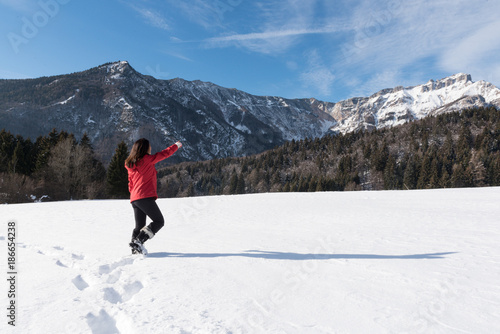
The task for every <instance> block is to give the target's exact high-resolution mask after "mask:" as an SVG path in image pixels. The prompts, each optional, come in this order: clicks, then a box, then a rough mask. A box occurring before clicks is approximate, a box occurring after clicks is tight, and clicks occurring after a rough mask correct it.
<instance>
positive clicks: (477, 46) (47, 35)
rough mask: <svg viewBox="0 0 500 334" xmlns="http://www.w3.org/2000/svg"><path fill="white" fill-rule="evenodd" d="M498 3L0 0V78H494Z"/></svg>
mask: <svg viewBox="0 0 500 334" xmlns="http://www.w3.org/2000/svg"><path fill="white" fill-rule="evenodd" d="M499 14H500V1H497V0H467V1H463V0H429V1H427V0H412V1H409V0H380V1H368V0H350V1H347V0H345V1H342V0H270V1H249V0H205V1H202V0H185V1H183V0H135V1H132V0H100V1H96V0H87V1H79V0H0V50H1V51H0V78H4V79H12V78H33V77H40V76H49V75H57V74H65V73H72V72H77V71H82V70H85V69H88V68H91V67H95V66H97V65H101V64H103V63H106V62H110V61H117V60H127V61H129V62H130V64H131V65H132V66H133V67H134V68H135V69H136V70H137V71H139V72H141V73H144V74H149V75H153V76H154V77H156V78H159V79H171V78H175V77H181V78H184V79H187V80H197V79H199V80H203V81H210V82H213V83H215V84H218V85H220V86H224V87H230V88H237V89H240V90H243V91H246V92H248V93H251V94H255V95H276V96H282V97H286V98H303V97H315V98H318V99H320V100H325V101H331V102H336V101H340V100H343V99H347V98H350V97H354V96H368V95H371V94H373V93H375V92H377V91H379V90H381V89H383V88H388V87H394V86H398V85H402V86H410V85H417V84H421V83H425V82H427V81H428V80H429V79H440V78H443V77H446V76H448V75H451V74H454V73H459V72H465V73H470V74H472V79H473V80H474V81H479V80H486V81H489V82H492V83H493V84H495V85H497V86H500V52H499V51H500V15H499Z"/></svg>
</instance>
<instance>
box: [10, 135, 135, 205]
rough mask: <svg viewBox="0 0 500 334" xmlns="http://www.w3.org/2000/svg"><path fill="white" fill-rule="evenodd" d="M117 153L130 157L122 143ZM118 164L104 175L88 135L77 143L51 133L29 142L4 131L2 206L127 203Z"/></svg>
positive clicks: (70, 136)
mask: <svg viewBox="0 0 500 334" xmlns="http://www.w3.org/2000/svg"><path fill="white" fill-rule="evenodd" d="M119 149H120V150H121V151H122V152H123V150H125V152H124V154H128V151H127V147H126V145H125V143H123V142H122V143H120V145H119V146H118V148H117V152H118V150H119ZM118 163H119V162H117V161H115V162H113V161H112V162H111V163H110V165H109V167H108V171H109V170H110V168H111V170H110V171H111V173H108V172H107V170H106V168H105V167H104V166H103V164H102V163H101V162H100V161H98V160H97V159H96V157H95V154H94V151H93V148H92V145H91V143H90V139H89V137H88V136H87V135H86V134H84V135H83V137H82V138H81V139H80V140H79V141H78V140H76V138H75V136H74V135H73V134H71V133H68V132H65V131H61V132H58V131H56V130H55V129H54V130H52V131H51V132H50V133H49V134H48V135H47V136H40V137H38V138H37V139H36V140H35V141H32V140H31V139H30V138H28V139H24V138H23V137H22V136H19V135H17V136H14V135H13V134H11V133H10V132H7V131H5V130H2V131H0V203H20V202H28V201H36V200H68V199H95V198H109V197H118V198H123V197H126V196H127V195H128V189H123V185H122V184H123V172H124V171H125V168H124V167H123V166H122V167H123V170H122V171H121V174H120V176H119V177H118V179H119V181H118V182H117V181H116V174H114V172H113V170H114V168H115V165H116V164H118ZM125 173H126V171H125ZM117 184H119V186H118V187H117Z"/></svg>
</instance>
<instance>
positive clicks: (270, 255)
mask: <svg viewBox="0 0 500 334" xmlns="http://www.w3.org/2000/svg"><path fill="white" fill-rule="evenodd" d="M455 253H456V252H446V253H428V254H411V255H377V254H299V253H284V252H270V251H258V250H248V251H245V252H243V253H166V252H157V253H150V254H149V255H148V257H152V258H166V257H171V258H176V257H181V258H216V257H236V256H239V257H251V258H258V259H270V260H330V259H369V260H392V259H395V260H405V259H406V260H419V259H443V258H445V255H450V254H455Z"/></svg>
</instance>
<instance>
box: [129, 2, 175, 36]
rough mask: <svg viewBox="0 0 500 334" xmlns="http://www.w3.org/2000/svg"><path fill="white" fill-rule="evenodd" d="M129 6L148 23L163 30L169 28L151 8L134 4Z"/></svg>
mask: <svg viewBox="0 0 500 334" xmlns="http://www.w3.org/2000/svg"><path fill="white" fill-rule="evenodd" d="M130 6H131V7H132V9H134V10H135V11H136V12H137V13H139V14H140V15H141V16H142V18H143V19H144V20H145V21H146V23H148V24H149V25H151V26H153V27H155V28H159V29H163V30H170V26H169V25H168V23H167V21H166V20H165V19H164V18H163V17H162V16H161V15H160V14H158V13H156V12H154V11H153V10H151V9H146V8H139V7H137V6H134V5H130Z"/></svg>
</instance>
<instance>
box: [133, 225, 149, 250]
mask: <svg viewBox="0 0 500 334" xmlns="http://www.w3.org/2000/svg"><path fill="white" fill-rule="evenodd" d="M153 237H154V233H153V231H151V228H149V226H144V227H143V228H142V229H141V231H140V232H139V234H138V235H137V237H135V238H133V239H132V242H131V243H130V244H129V245H130V247H131V248H132V254H144V255H147V254H148V250H147V249H146V247H144V243H145V242H146V241H147V240H149V239H152V238H153Z"/></svg>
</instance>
